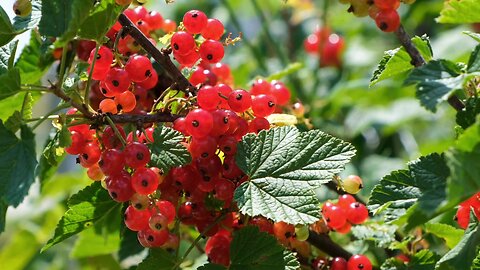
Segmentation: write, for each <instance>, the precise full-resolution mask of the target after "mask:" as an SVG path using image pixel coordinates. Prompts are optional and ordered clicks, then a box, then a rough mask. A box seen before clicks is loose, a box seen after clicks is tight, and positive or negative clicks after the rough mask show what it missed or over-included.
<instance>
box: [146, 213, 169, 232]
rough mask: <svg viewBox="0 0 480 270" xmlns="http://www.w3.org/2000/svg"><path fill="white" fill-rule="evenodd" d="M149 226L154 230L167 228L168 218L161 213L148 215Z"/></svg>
mask: <svg viewBox="0 0 480 270" xmlns="http://www.w3.org/2000/svg"><path fill="white" fill-rule="evenodd" d="M148 224H149V226H150V228H151V229H152V230H154V231H160V230H162V229H168V219H167V217H166V216H165V215H163V214H162V213H156V214H153V215H151V216H150V219H149V220H148Z"/></svg>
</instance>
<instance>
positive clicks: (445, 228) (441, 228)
mask: <svg viewBox="0 0 480 270" xmlns="http://www.w3.org/2000/svg"><path fill="white" fill-rule="evenodd" d="M425 230H426V231H427V232H428V233H431V234H434V235H436V236H437V237H440V238H443V239H445V242H446V244H447V247H448V248H453V247H454V246H456V245H457V244H458V242H460V240H461V239H462V236H463V234H464V231H463V230H462V229H458V228H455V227H453V226H450V225H448V224H442V223H427V224H425Z"/></svg>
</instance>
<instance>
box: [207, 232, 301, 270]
mask: <svg viewBox="0 0 480 270" xmlns="http://www.w3.org/2000/svg"><path fill="white" fill-rule="evenodd" d="M230 262H231V263H230V266H229V267H228V268H225V267H222V266H218V265H214V264H207V265H204V266H203V267H202V268H200V269H204V270H207V269H208V270H216V269H219V270H220V269H230V270H276V269H278V270H285V269H286V270H293V269H298V268H299V267H300V264H299V263H298V261H297V259H296V257H295V256H294V255H293V254H292V253H291V252H290V251H288V250H286V249H285V248H284V247H283V246H282V245H280V244H279V243H278V241H277V240H276V239H275V237H273V236H272V235H270V234H268V233H265V232H260V230H259V229H258V227H254V226H247V227H244V228H242V229H240V230H238V231H236V232H235V233H234V235H233V240H232V243H231V245H230Z"/></svg>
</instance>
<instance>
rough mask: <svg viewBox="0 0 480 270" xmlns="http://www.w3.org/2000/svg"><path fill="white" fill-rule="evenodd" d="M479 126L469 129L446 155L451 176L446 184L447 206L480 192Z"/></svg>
mask: <svg viewBox="0 0 480 270" xmlns="http://www.w3.org/2000/svg"><path fill="white" fill-rule="evenodd" d="M478 134H480V124H479V123H478V122H477V123H476V124H475V125H473V126H471V127H469V128H468V129H466V130H465V132H464V133H463V134H462V135H461V136H460V137H459V138H458V140H457V141H456V142H455V145H454V146H453V147H451V148H450V149H449V150H448V151H447V152H446V153H445V156H446V158H447V164H448V167H449V168H450V171H451V175H450V178H449V179H448V183H447V187H448V189H447V198H448V203H449V205H456V204H458V203H460V202H461V201H463V200H465V199H467V198H468V197H470V196H472V195H473V194H474V193H475V192H477V191H478V190H480V167H479V166H478V164H479V162H480V137H479V136H478Z"/></svg>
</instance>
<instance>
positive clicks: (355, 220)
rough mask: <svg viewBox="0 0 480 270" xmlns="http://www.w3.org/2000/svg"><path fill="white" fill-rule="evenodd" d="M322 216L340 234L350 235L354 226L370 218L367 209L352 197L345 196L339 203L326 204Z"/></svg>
mask: <svg viewBox="0 0 480 270" xmlns="http://www.w3.org/2000/svg"><path fill="white" fill-rule="evenodd" d="M322 216H323V219H324V220H325V222H326V224H327V226H328V227H329V228H330V229H332V230H335V231H336V232H338V233H348V232H349V231H350V229H351V228H352V225H357V224H362V223H363V222H365V220H367V218H368V209H367V207H366V206H365V205H364V204H362V203H359V202H357V201H356V200H355V198H354V197H353V196H352V195H349V194H344V195H341V196H340V197H339V198H338V202H337V203H336V204H335V203H332V202H326V203H325V204H324V205H323V207H322Z"/></svg>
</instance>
